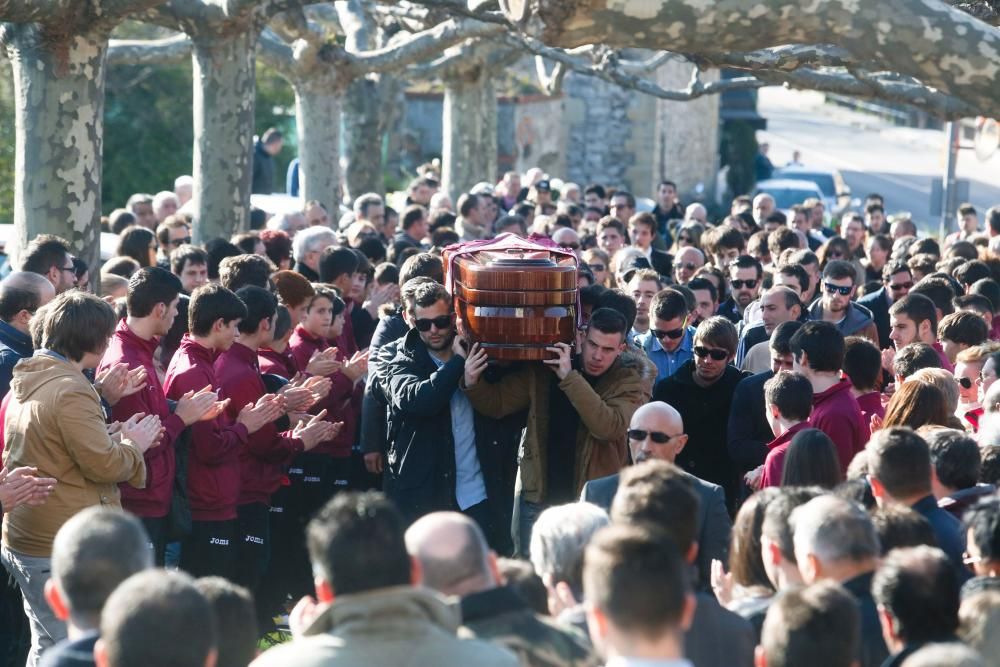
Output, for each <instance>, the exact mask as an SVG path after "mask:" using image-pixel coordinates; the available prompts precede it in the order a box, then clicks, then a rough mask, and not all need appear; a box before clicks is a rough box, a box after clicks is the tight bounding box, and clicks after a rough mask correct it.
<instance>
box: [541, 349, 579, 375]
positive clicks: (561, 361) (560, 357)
mask: <svg viewBox="0 0 1000 667" xmlns="http://www.w3.org/2000/svg"><path fill="white" fill-rule="evenodd" d="M545 350H546V351H547V352H552V353H553V354H555V355H556V358H555V359H545V360H544V361H543V362H542V363H544V364H545V365H546V366H548V367H549V368H551V369H552V372H553V373H555V374H556V377H558V378H559V379H560V380H565V379H566V376H567V375H569V372H570V371H571V370H573V348H572V347H570V346H569V345H568V344H566V343H556V344H555V345H553V346H552V347H547V348H545Z"/></svg>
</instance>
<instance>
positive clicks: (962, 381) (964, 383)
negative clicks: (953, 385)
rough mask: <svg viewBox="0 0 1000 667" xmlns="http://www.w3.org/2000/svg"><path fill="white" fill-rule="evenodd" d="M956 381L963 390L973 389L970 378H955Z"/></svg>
mask: <svg viewBox="0 0 1000 667" xmlns="http://www.w3.org/2000/svg"><path fill="white" fill-rule="evenodd" d="M955 381H956V382H958V384H959V385H960V386H961V387H962V389H972V380H970V379H969V378H955Z"/></svg>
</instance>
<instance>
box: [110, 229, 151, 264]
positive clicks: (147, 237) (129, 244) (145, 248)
mask: <svg viewBox="0 0 1000 667" xmlns="http://www.w3.org/2000/svg"><path fill="white" fill-rule="evenodd" d="M115 254H116V255H123V256H125V257H131V258H132V259H134V260H135V261H137V262H139V267H140V268H142V267H146V266H156V234H154V233H153V232H151V231H150V230H148V229H146V228H145V227H140V226H138V225H133V226H131V227H127V228H126V229H124V230H123V231H122V233H121V235H120V236H119V237H118V249H117V250H116V251H115Z"/></svg>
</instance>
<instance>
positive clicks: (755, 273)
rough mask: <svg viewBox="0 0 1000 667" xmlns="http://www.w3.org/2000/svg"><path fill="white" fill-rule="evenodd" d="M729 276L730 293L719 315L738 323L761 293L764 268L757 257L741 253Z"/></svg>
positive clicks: (731, 265)
mask: <svg viewBox="0 0 1000 667" xmlns="http://www.w3.org/2000/svg"><path fill="white" fill-rule="evenodd" d="M728 276H729V287H730V295H729V298H728V299H726V300H725V301H723V302H722V305H720V306H719V315H722V316H723V317H725V318H726V319H728V320H729V321H730V322H732V323H733V324H736V325H738V324H739V323H740V322H742V321H743V313H744V312H745V311H746V309H747V306H749V305H750V304H751V303H753V301H754V300H756V298H757V296H758V295H759V294H760V288H761V286H762V285H763V282H764V281H763V278H764V268H763V267H762V266H761V264H760V262H759V261H758V260H757V258H756V257H752V256H750V255H740V256H739V257H737V258H736V260H735V261H734V262H732V263H731V264H730V265H729V268H728Z"/></svg>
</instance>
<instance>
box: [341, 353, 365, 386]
mask: <svg viewBox="0 0 1000 667" xmlns="http://www.w3.org/2000/svg"><path fill="white" fill-rule="evenodd" d="M340 372H341V373H343V374H344V375H346V376H347V377H348V378H350V380H351V382H357V381H358V380H359V379H361V376H363V375H364V374H365V373H367V372H368V350H365V351H364V352H360V351H359V352H355V353H354V356H352V357H351V358H350V360H348V361H347V362H345V363H344V367H343V368H341V369H340Z"/></svg>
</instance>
